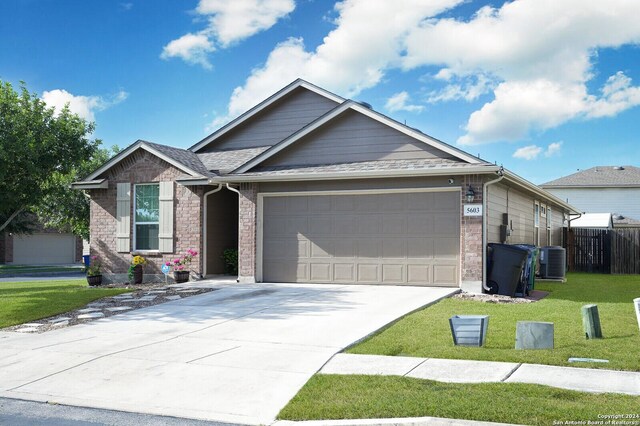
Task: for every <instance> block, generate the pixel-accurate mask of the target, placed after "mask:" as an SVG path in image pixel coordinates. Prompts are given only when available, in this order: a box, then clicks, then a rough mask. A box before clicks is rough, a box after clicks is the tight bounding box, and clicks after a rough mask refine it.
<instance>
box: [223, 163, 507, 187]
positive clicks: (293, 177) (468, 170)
mask: <svg viewBox="0 0 640 426" xmlns="http://www.w3.org/2000/svg"><path fill="white" fill-rule="evenodd" d="M498 170H500V168H499V167H498V166H494V165H488V166H477V167H460V168H455V167H452V168H437V169H423V170H412V169H406V170H376V171H361V172H325V173H291V174H279V175H278V174H273V175H253V176H252V175H242V174H241V175H227V176H223V177H220V178H215V179H213V181H214V182H215V183H222V182H225V183H226V182H229V183H241V182H281V181H311V180H348V179H363V178H367V179H375V178H390V177H422V176H452V175H456V176H459V175H476V174H487V173H493V172H497V171H498Z"/></svg>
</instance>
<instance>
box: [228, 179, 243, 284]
mask: <svg viewBox="0 0 640 426" xmlns="http://www.w3.org/2000/svg"><path fill="white" fill-rule="evenodd" d="M226 185H227V189H228V190H229V191H233V192H235V193H236V194H238V197H240V196H242V194H240V191H238V190H237V189H235V188H232V187H231V185H229V182H227V184H226ZM238 214H240V212H238ZM239 237H240V234H238V238H239ZM239 252H240V247H239V245H238V254H240V253H239ZM236 282H237V283H239V282H240V268H238V276H237V277H236Z"/></svg>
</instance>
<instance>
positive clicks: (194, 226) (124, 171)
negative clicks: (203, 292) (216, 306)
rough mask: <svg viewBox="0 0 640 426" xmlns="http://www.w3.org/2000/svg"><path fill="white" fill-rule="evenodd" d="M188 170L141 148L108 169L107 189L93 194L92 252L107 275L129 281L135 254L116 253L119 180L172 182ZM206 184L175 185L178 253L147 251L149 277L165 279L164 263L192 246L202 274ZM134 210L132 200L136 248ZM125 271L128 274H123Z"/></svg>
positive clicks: (196, 267)
mask: <svg viewBox="0 0 640 426" xmlns="http://www.w3.org/2000/svg"><path fill="white" fill-rule="evenodd" d="M182 175H184V172H182V171H180V170H178V169H177V168H175V167H173V166H172V165H170V164H169V163H166V162H165V161H163V160H162V159H160V158H158V157H156V156H154V155H152V154H150V153H148V152H147V151H144V150H138V151H137V152H135V153H133V154H132V155H130V156H129V157H127V158H125V159H124V160H122V161H121V162H120V163H118V164H117V165H116V166H114V167H112V168H111V169H109V171H107V172H106V174H105V176H103V177H105V178H107V179H108V181H109V187H108V188H107V189H92V190H90V191H89V195H90V197H91V242H90V244H91V255H92V256H98V257H99V258H100V260H101V261H102V265H103V274H104V275H105V277H106V278H107V280H108V279H109V278H111V279H113V280H126V279H127V278H126V273H127V270H128V268H129V264H130V262H131V259H132V257H133V255H132V253H131V252H130V253H118V252H116V195H117V189H116V187H117V183H122V182H129V183H131V185H132V187H131V194H132V198H133V185H134V184H137V183H150V182H169V181H172V182H173V181H175V180H176V179H177V178H178V177H179V176H182ZM203 192H204V190H203V188H202V187H186V186H183V185H178V184H175V186H174V198H173V203H174V216H173V220H174V224H173V229H174V252H173V253H146V254H143V256H144V257H145V258H146V259H147V265H146V266H145V269H144V271H145V277H147V278H148V279H156V280H157V279H164V278H163V275H162V271H161V267H162V264H163V263H164V262H168V261H171V260H173V259H176V258H177V257H179V256H181V255H183V254H184V253H185V252H186V251H187V250H188V249H194V250H197V251H198V255H197V256H196V257H194V259H193V262H192V263H191V268H190V269H191V271H192V274H196V275H197V276H200V275H201V274H202V260H201V255H200V253H202V249H203V245H202V244H203V243H202V238H201V235H202V221H201V218H202V203H201V200H202V195H203ZM133 209H134V200H133V199H132V200H131V212H130V214H131V218H132V220H131V229H130V237H131V248H133V244H134V241H133V226H134V221H133ZM123 274H124V275H123Z"/></svg>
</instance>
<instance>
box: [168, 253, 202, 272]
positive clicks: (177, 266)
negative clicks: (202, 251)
mask: <svg viewBox="0 0 640 426" xmlns="http://www.w3.org/2000/svg"><path fill="white" fill-rule="evenodd" d="M197 255H198V252H197V251H195V250H192V249H189V250H187V253H186V254H185V255H184V256H182V257H179V258H177V259H173V260H172V261H170V262H167V263H165V265H167V266H168V267H170V268H173V270H174V271H184V270H188V268H189V265H191V261H192V260H193V257H194V256H197Z"/></svg>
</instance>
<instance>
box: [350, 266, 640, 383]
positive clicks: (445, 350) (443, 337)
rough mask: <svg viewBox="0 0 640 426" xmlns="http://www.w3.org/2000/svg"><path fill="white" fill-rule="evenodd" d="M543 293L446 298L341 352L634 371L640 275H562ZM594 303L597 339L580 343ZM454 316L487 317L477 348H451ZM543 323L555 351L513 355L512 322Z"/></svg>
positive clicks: (639, 341)
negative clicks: (489, 299) (530, 297)
mask: <svg viewBox="0 0 640 426" xmlns="http://www.w3.org/2000/svg"><path fill="white" fill-rule="evenodd" d="M536 290H543V291H549V292H550V295H549V296H547V297H546V298H545V299H543V300H541V301H539V302H535V303H529V304H508V305H504V304H500V305H498V304H489V303H482V302H475V301H465V300H459V299H445V300H443V301H441V302H439V303H437V304H435V305H433V306H430V307H428V308H426V309H423V310H421V311H418V312H415V313H413V314H411V315H409V316H407V317H405V318H403V319H401V320H400V321H398V322H396V323H395V324H393V325H391V326H390V327H388V328H387V329H385V330H383V331H381V332H379V333H377V334H375V335H374V336H372V337H370V338H369V339H367V340H365V341H364V342H362V343H360V344H358V345H356V346H354V347H352V348H350V349H348V350H347V352H349V353H355V354H376V355H403V356H417V357H428V358H453V359H474V360H489V361H509V362H525V363H537V364H550V365H571V366H574V367H590V368H607V369H617V370H632V371H640V352H638V348H640V332H639V330H638V323H637V320H636V316H635V312H634V307H633V303H632V301H633V299H634V298H636V297H640V276H638V275H600V274H577V273H576V274H569V276H568V277H567V282H566V283H564V284H561V283H539V284H537V285H536ZM589 303H596V304H597V305H598V309H599V312H600V320H601V323H602V333H603V335H604V339H599V340H586V339H585V336H584V332H583V329H582V317H581V314H580V308H581V307H582V305H585V304H589ZM456 314H484V315H489V331H488V333H487V343H486V346H485V347H482V348H470V347H460V346H454V345H453V340H452V338H451V331H450V329H449V321H448V319H449V318H450V317H451V316H453V315H456ZM519 320H521V321H525V320H528V321H550V322H553V323H554V325H555V349H553V350H526V351H525V350H515V349H514V344H515V334H516V321H519ZM570 357H580V358H600V359H608V360H609V361H610V362H609V363H607V364H597V363H588V364H585V363H579V364H569V363H568V361H567V360H568V358H570Z"/></svg>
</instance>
